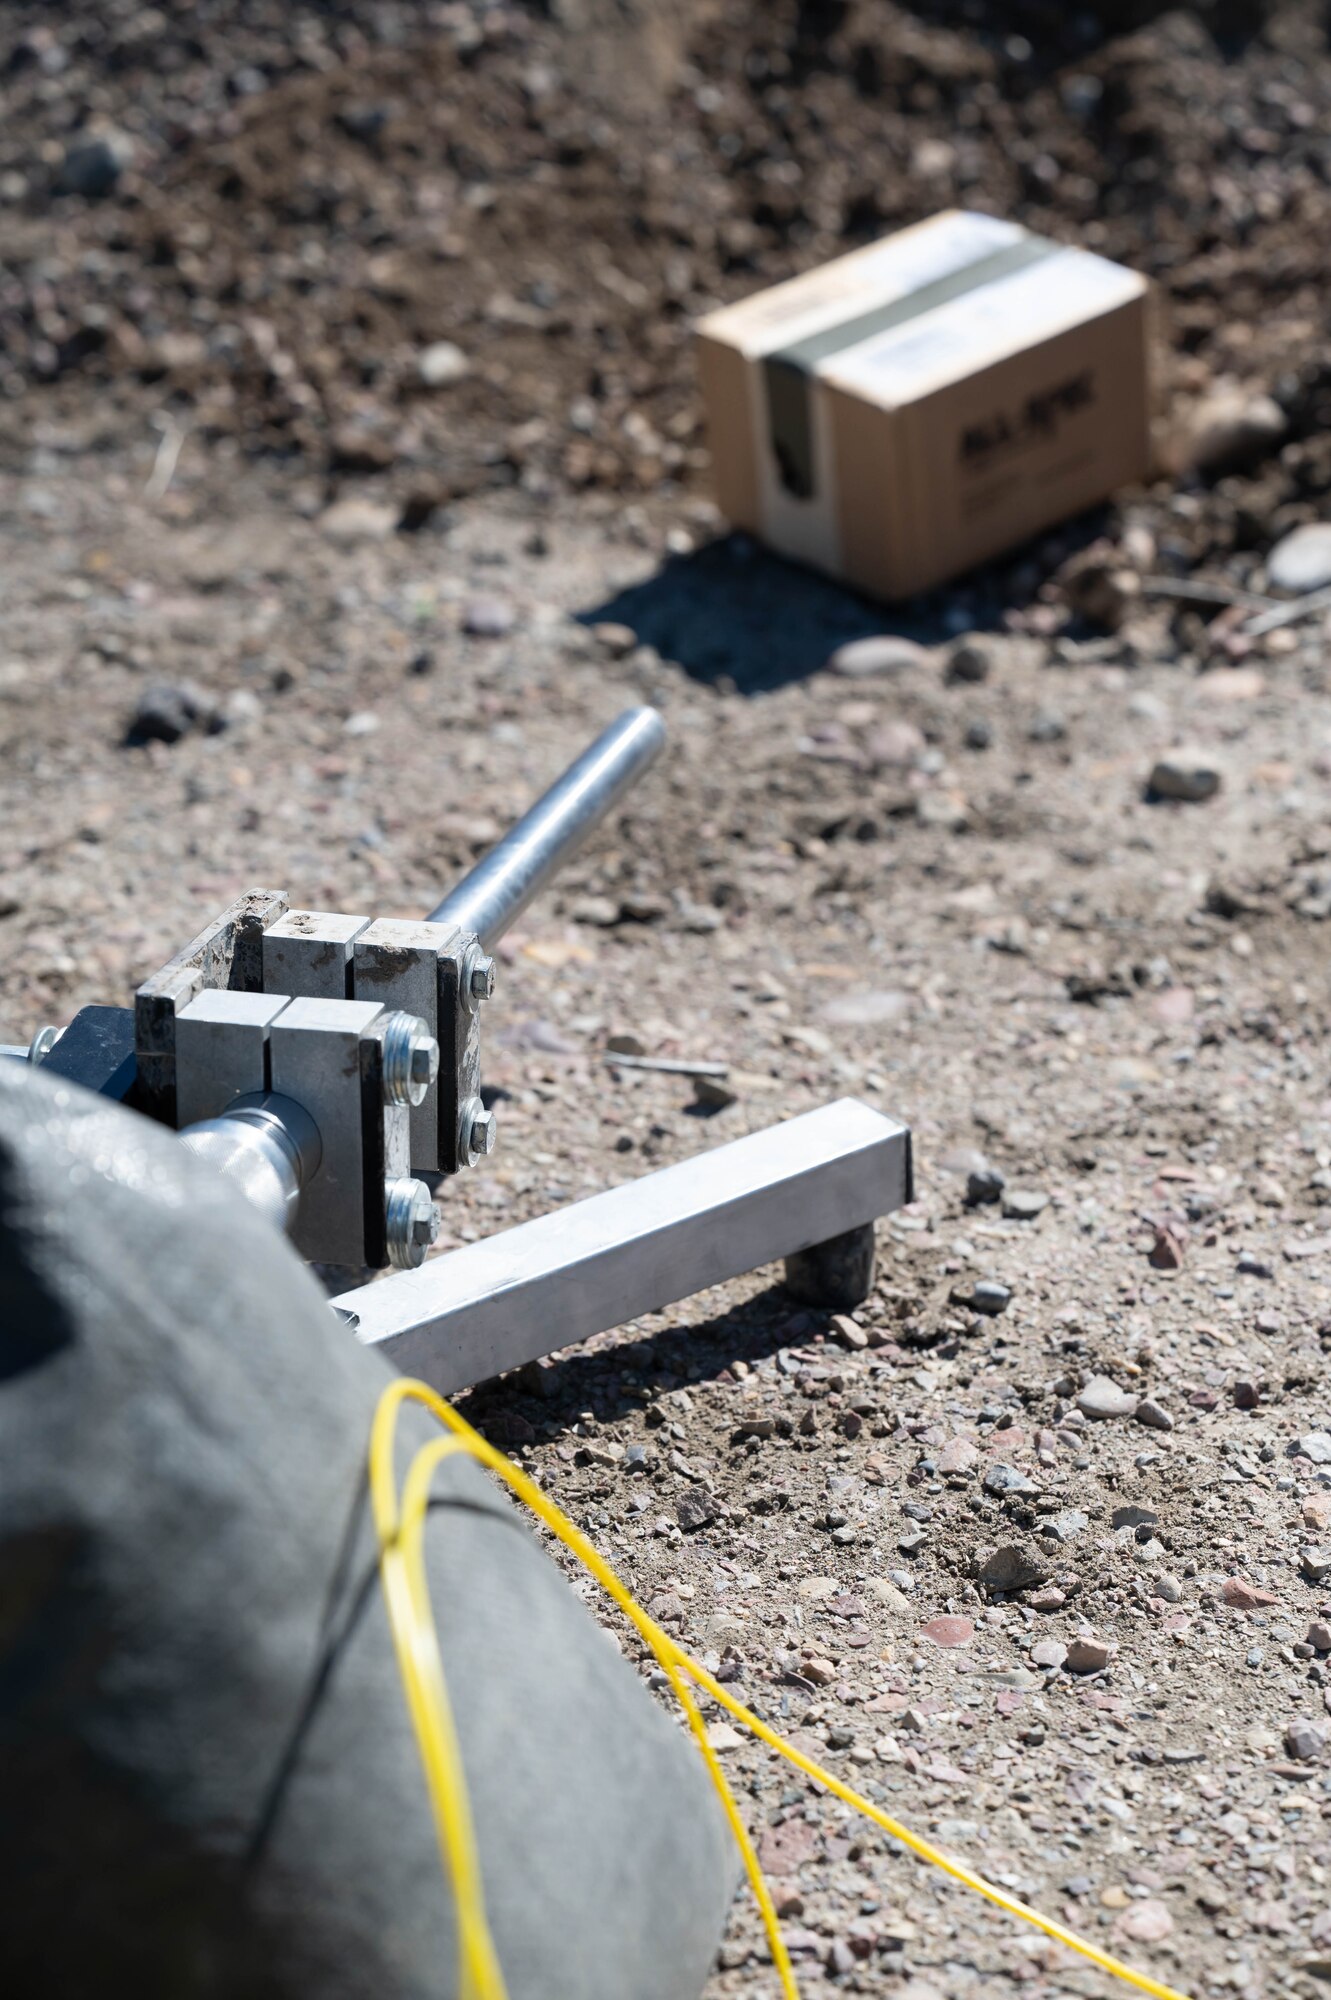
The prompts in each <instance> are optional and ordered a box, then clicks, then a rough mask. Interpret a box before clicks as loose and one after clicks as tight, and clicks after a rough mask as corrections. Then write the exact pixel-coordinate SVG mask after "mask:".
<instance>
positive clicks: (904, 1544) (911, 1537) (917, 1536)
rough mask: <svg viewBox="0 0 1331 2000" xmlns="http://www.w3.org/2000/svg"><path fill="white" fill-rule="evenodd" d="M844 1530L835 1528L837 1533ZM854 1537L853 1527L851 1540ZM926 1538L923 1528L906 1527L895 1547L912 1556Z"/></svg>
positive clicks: (918, 1550)
mask: <svg viewBox="0 0 1331 2000" xmlns="http://www.w3.org/2000/svg"><path fill="white" fill-rule="evenodd" d="M845 1532H846V1531H845V1529H844V1528H840V1529H838V1530H837V1534H844V1533H845ZM854 1538H855V1531H854V1529H852V1530H851V1540H852V1541H853V1540H854ZM832 1539H833V1541H835V1540H836V1535H833V1537H832ZM928 1539H929V1537H928V1536H927V1535H926V1534H925V1532H924V1529H923V1528H908V1529H907V1530H906V1532H905V1534H904V1535H902V1536H901V1537H900V1538H899V1540H898V1542H897V1547H898V1548H899V1549H900V1551H901V1553H902V1555H903V1556H907V1557H914V1556H917V1555H919V1554H920V1552H921V1550H922V1549H923V1548H924V1546H925V1543H926V1542H927V1541H928Z"/></svg>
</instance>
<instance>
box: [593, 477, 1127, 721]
mask: <svg viewBox="0 0 1331 2000" xmlns="http://www.w3.org/2000/svg"><path fill="white" fill-rule="evenodd" d="M1107 514H1108V510H1107V509H1105V508H1103V507H1101V508H1096V509H1093V510H1092V511H1090V512H1089V513H1086V514H1083V515H1081V516H1079V517H1078V519H1077V520H1075V521H1072V522H1068V523H1065V524H1064V525H1063V526H1062V527H1061V528H1059V529H1057V530H1056V531H1054V532H1053V533H1052V534H1048V535H1045V536H1044V537H1042V538H1040V539H1039V540H1038V541H1036V542H1035V543H1031V544H1028V545H1026V547H1024V548H1020V549H1017V550H1015V551H1013V552H1012V554H1010V555H1009V556H1007V557H1005V558H1003V559H1001V560H1000V561H999V562H996V563H991V564H988V565H986V566H985V567H983V568H981V569H977V570H974V571H972V572H970V573H969V574H968V575H966V576H964V577H960V578H958V580H957V582H956V583H955V584H952V585H949V586H947V587H946V588H943V589H939V590H934V591H931V592H929V593H928V594H927V595H923V596H920V597H915V598H912V599H910V600H908V601H907V602H905V603H903V604H896V605H892V604H876V603H874V602H873V600H872V599H870V598H868V597H861V596H859V595H858V594H857V593H856V592H855V591H853V590H847V589H845V588H844V587H843V586H842V585H840V584H837V583H833V582H832V581H831V580H830V578H828V577H824V576H820V575H818V573H817V572H816V571H815V570H809V569H802V568H801V567H800V565H799V564H798V563H793V562H787V561H786V560H785V559H784V558H782V557H781V556H776V555H772V554H770V553H769V552H768V551H767V550H766V549H764V548H762V547H761V546H760V545H759V544H758V543H756V542H754V541H752V540H751V539H750V538H749V536H747V535H740V534H736V535H725V536H722V537H721V538H720V539H718V540H717V541H714V542H708V543H706V544H705V545H704V546H703V547H702V548H700V549H696V550H694V551H693V553H692V554H690V555H686V556H668V557H667V558H666V560H665V562H664V563H663V564H662V565H661V567H660V569H658V570H657V571H656V572H655V573H654V574H653V575H652V576H649V577H647V578H646V579H645V581H644V582H642V583H636V584H631V585H630V586H629V587H628V588H627V589H625V590H620V591H617V592H616V593H615V595H614V596H613V597H609V598H607V599H606V600H605V602H604V603H601V604H597V605H594V606H592V607H590V608H589V609H587V610H585V611H582V612H580V613H579V614H578V615H579V618H580V621H581V623H583V624H584V625H598V624H601V623H607V624H610V623H613V624H616V625H627V626H628V627H629V628H630V630H631V631H633V632H635V633H636V634H637V637H638V641H639V643H640V644H641V645H645V646H654V647H655V649H656V651H657V652H658V653H659V654H660V655H661V657H662V658H663V659H665V660H671V661H673V662H674V663H675V664H676V665H678V666H680V667H682V668H683V669H684V671H685V673H687V674H689V675H691V676H692V678H693V679H694V680H698V681H707V682H709V683H713V684H715V683H718V682H724V683H729V684H731V685H733V686H734V687H735V688H736V689H738V691H739V693H740V694H743V695H759V694H769V693H770V692H771V691H772V690H773V689H774V688H781V687H785V686H787V685H788V684H789V683H790V682H791V681H799V680H805V679H807V678H808V676H809V675H810V674H816V673H817V672H818V671H819V670H820V669H821V668H822V667H824V666H825V665H826V663H827V659H828V656H829V654H831V653H833V652H834V651H835V650H836V648H837V647H838V646H842V645H845V644H846V642H847V641H848V640H850V639H863V638H866V637H868V636H869V635H870V634H871V633H881V632H886V633H892V634H894V635H895V634H900V635H901V636H903V637H905V638H908V639H914V640H917V641H918V642H919V643H920V644H921V645H924V646H937V645H941V644H943V643H944V642H945V641H947V640H948V639H953V638H955V637H956V636H957V635H958V634H959V633H961V632H968V631H977V632H978V631H990V630H992V629H994V628H995V627H996V626H998V625H1001V623H1002V621H1003V616H1004V613H1005V612H1006V611H1008V610H1010V609H1014V608H1020V607H1023V606H1025V605H1028V604H1029V603H1030V601H1031V599H1032V598H1033V597H1034V596H1035V594H1036V593H1037V591H1038V589H1039V586H1040V585H1041V584H1042V583H1043V581H1044V579H1045V577H1046V576H1047V575H1049V574H1050V573H1051V571H1052V570H1054V569H1055V568H1056V567H1057V566H1058V564H1059V563H1060V562H1062V561H1063V560H1064V559H1065V558H1066V557H1067V556H1068V555H1070V554H1071V553H1072V552H1073V551H1074V550H1076V549H1079V548H1083V547H1085V546H1086V545H1087V544H1088V543H1089V542H1092V541H1094V540H1095V539H1096V537H1097V536H1099V535H1101V534H1103V533H1104V531H1105V526H1106V521H1107Z"/></svg>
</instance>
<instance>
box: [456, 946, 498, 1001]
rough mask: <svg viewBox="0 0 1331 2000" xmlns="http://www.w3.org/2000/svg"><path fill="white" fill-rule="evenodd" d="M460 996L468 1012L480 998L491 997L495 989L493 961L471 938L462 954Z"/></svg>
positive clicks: (487, 998)
mask: <svg viewBox="0 0 1331 2000" xmlns="http://www.w3.org/2000/svg"><path fill="white" fill-rule="evenodd" d="M461 985H462V998H463V1003H464V1005H465V1006H466V1008H467V1010H468V1012H472V1011H474V1010H475V1008H477V1007H479V1006H480V1004H481V1002H482V1000H489V999H492V998H493V996H494V990H495V962H494V960H493V959H492V958H491V956H490V954H489V953H488V952H487V951H482V949H481V947H480V945H479V944H478V943H477V941H476V939H475V938H473V939H472V941H471V943H470V944H469V945H468V946H467V948H466V950H465V951H464V952H463V954H462V979H461Z"/></svg>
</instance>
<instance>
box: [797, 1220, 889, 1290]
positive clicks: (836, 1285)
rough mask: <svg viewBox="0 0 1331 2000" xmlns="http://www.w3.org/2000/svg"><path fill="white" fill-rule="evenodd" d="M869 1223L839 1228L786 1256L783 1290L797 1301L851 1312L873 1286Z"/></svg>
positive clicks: (871, 1229)
mask: <svg viewBox="0 0 1331 2000" xmlns="http://www.w3.org/2000/svg"><path fill="white" fill-rule="evenodd" d="M874 1256H875V1245H874V1233H873V1224H872V1223H871V1222H865V1223H862V1224H861V1225H860V1227H859V1228H858V1229H846V1230H843V1231H842V1233H841V1235H840V1236H829V1237H828V1239H827V1241H826V1243H813V1244H810V1246H809V1248H808V1249H807V1250H797V1251H796V1252H795V1254H794V1256H793V1257H787V1259H786V1290H787V1291H788V1292H789V1293H790V1295H791V1297H792V1298H794V1299H798V1300H799V1302H800V1304H801V1305H805V1306H821V1307H822V1308H823V1310H824V1311H826V1312H853V1311H854V1309H855V1307H856V1306H862V1305H863V1304H864V1301H865V1300H866V1299H867V1298H868V1296H869V1294H870V1292H871V1291H872V1290H873V1271H874Z"/></svg>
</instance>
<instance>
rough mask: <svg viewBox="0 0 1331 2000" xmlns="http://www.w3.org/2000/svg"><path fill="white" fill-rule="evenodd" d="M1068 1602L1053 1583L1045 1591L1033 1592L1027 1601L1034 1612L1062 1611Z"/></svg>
mask: <svg viewBox="0 0 1331 2000" xmlns="http://www.w3.org/2000/svg"><path fill="white" fill-rule="evenodd" d="M1067 1601H1068V1600H1067V1598H1066V1596H1065V1595H1064V1594H1063V1592H1062V1591H1061V1590H1059V1589H1058V1587H1057V1585H1056V1584H1052V1583H1051V1584H1050V1585H1049V1586H1048V1588H1047V1589H1045V1590H1033V1591H1032V1592H1031V1594H1030V1596H1029V1597H1028V1598H1027V1599H1026V1602H1027V1604H1028V1605H1029V1606H1030V1608H1031V1610H1032V1611H1061V1610H1062V1609H1063V1606H1064V1605H1065V1604H1066V1603H1067Z"/></svg>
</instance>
